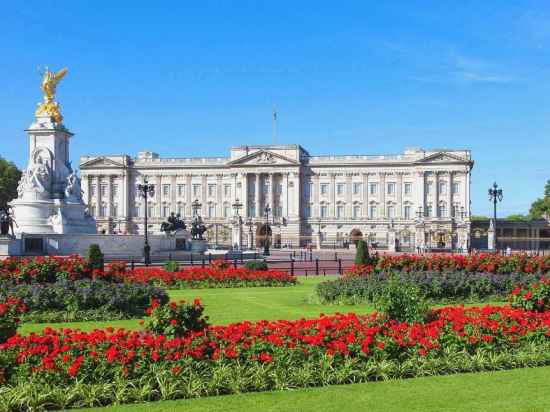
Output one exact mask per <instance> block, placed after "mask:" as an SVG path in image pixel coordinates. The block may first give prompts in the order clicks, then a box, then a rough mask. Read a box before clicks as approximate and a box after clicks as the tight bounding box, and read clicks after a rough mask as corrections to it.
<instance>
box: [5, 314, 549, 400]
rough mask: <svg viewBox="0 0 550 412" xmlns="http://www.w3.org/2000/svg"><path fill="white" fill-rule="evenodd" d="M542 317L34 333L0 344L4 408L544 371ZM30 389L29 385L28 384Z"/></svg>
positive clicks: (327, 320) (545, 322) (336, 319)
mask: <svg viewBox="0 0 550 412" xmlns="http://www.w3.org/2000/svg"><path fill="white" fill-rule="evenodd" d="M549 328H550V312H544V313H538V312H529V311H525V310H523V309H512V308H510V307H494V306H485V307H479V308H464V307H455V308H444V309H440V310H438V311H436V312H434V313H433V315H432V320H431V321H430V322H426V323H415V324H407V323H397V322H395V321H391V320H389V321H387V320H385V319H384V318H383V317H380V316H377V315H376V314H372V315H369V316H357V315H354V314H351V313H350V314H337V315H335V316H322V317H320V318H318V319H311V320H304V319H302V320H297V321H276V322H268V321H260V322H256V323H251V322H242V323H236V324H232V325H228V326H211V327H209V328H207V329H205V330H203V331H199V332H192V333H190V334H188V335H186V336H184V337H178V338H167V337H166V336H163V335H152V334H150V333H146V332H131V331H126V330H113V329H110V328H108V329H106V330H96V331H93V332H81V331H76V330H69V329H65V330H59V331H55V330H51V329H46V330H45V331H44V333H43V334H41V335H34V334H32V335H29V336H15V337H12V338H11V339H9V340H8V342H7V343H5V344H3V345H0V368H3V379H4V380H5V384H4V386H3V387H0V404H2V405H4V406H5V408H6V409H7V410H25V409H30V408H38V407H45V406H46V405H47V407H48V408H54V407H55V408H66V407H70V406H99V405H105V404H110V403H113V402H119V403H120V402H134V401H145V400H158V399H176V398H186V397H195V396H204V395H218V394H224V393H234V392H246V391H260V390H273V389H287V388H296V387H308V386H317V385H326V384H339V383H352V382H360V381H368V380H379V379H389V378H400V377H413V376H425V375H434V374H443V373H457V372H463V371H480V370H495V369H502V368H512V367H520V366H533V365H545V364H550V351H549V349H550V337H549V335H550V332H549ZM29 382H32V383H29Z"/></svg>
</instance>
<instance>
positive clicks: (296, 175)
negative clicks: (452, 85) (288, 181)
mask: <svg viewBox="0 0 550 412" xmlns="http://www.w3.org/2000/svg"><path fill="white" fill-rule="evenodd" d="M292 186H293V187H292V201H291V203H292V206H291V215H292V216H293V217H294V218H298V217H300V205H301V203H300V172H292Z"/></svg>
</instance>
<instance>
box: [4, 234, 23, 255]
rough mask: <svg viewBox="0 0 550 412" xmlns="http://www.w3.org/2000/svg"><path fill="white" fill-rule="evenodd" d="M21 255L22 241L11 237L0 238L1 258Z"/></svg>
mask: <svg viewBox="0 0 550 412" xmlns="http://www.w3.org/2000/svg"><path fill="white" fill-rule="evenodd" d="M20 254H21V240H20V239H15V238H13V237H11V236H0V257H4V256H6V257H7V256H18V255H20Z"/></svg>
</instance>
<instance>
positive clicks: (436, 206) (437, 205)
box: [433, 172, 440, 217]
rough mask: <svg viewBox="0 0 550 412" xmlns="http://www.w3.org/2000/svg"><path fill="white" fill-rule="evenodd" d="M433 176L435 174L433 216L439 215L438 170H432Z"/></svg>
mask: <svg viewBox="0 0 550 412" xmlns="http://www.w3.org/2000/svg"><path fill="white" fill-rule="evenodd" d="M433 174H434V176H435V189H434V190H435V202H434V203H435V205H434V206H435V208H434V211H435V213H434V214H435V217H440V216H439V172H434V173H433Z"/></svg>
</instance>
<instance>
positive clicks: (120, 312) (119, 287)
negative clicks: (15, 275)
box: [0, 279, 169, 322]
mask: <svg viewBox="0 0 550 412" xmlns="http://www.w3.org/2000/svg"><path fill="white" fill-rule="evenodd" d="M1 286H2V287H1V288H0V301H1V300H3V299H7V298H8V297H9V296H11V297H14V298H16V299H18V300H20V301H21V302H22V303H23V304H25V306H26V307H27V310H28V312H27V313H26V314H25V315H24V316H23V320H25V321H33V322H57V321H67V320H72V321H76V320H82V321H84V320H108V319H124V318H132V317H137V316H143V315H144V313H145V309H146V308H147V307H148V306H149V303H150V302H151V299H153V298H154V299H157V300H158V301H159V302H162V303H163V304H164V303H167V302H168V300H169V299H168V295H167V294H166V292H165V291H164V290H163V289H160V288H157V287H155V286H150V285H146V284H131V283H110V282H104V281H101V280H89V279H84V280H77V281H70V280H60V281H58V282H55V283H47V284H40V283H33V284H27V283H22V284H14V283H12V284H10V283H8V282H3V283H2V285H1Z"/></svg>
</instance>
